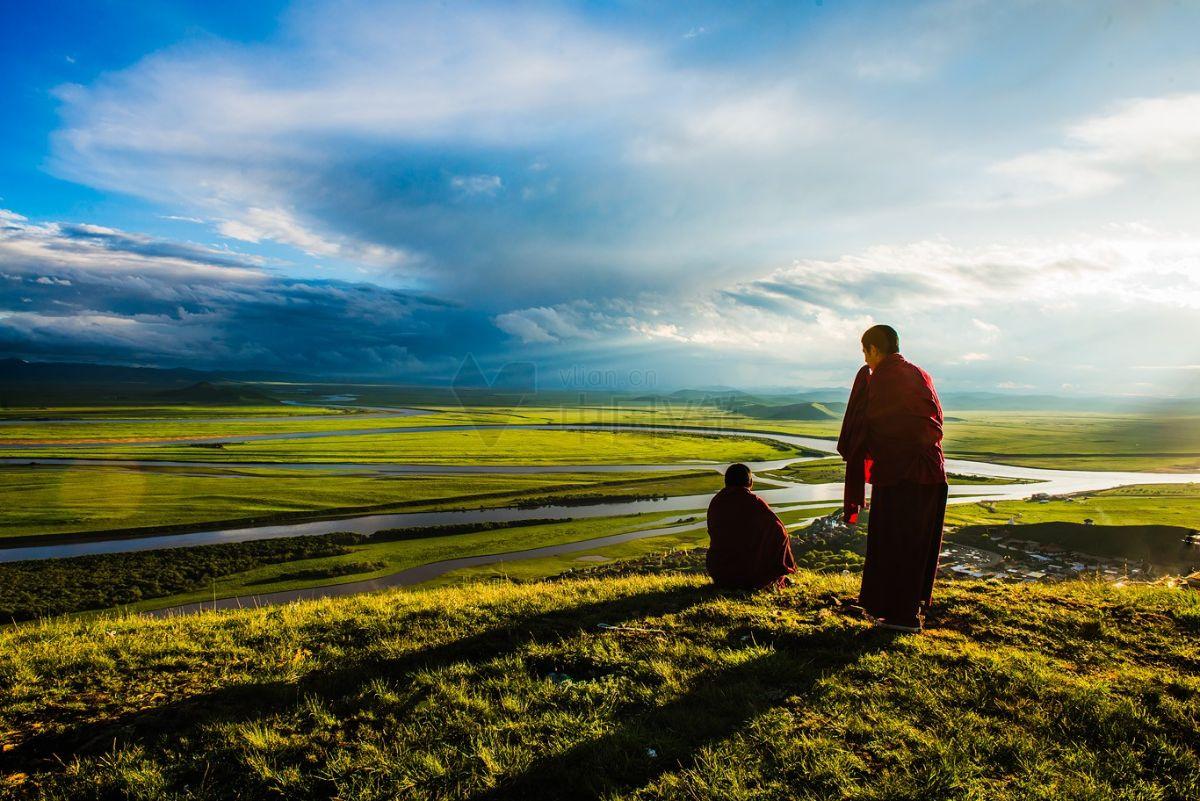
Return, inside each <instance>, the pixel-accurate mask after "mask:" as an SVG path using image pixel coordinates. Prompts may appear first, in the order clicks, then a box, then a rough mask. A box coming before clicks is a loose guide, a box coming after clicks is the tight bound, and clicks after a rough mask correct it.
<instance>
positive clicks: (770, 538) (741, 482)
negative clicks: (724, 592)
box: [705, 464, 796, 590]
mask: <svg viewBox="0 0 1200 801" xmlns="http://www.w3.org/2000/svg"><path fill="white" fill-rule="evenodd" d="M753 485H754V475H753V474H752V473H751V472H750V468H749V467H747V466H746V465H744V464H735V465H730V466H729V469H728V470H726V471H725V488H724V489H723V490H721V491H720V492H718V493H717V494H716V495H714V496H713V499H712V501H711V502H710V503H709V504H708V537H709V545H708V556H707V557H705V566H706V567H707V568H708V575H709V576H711V577H712V580H713V584H716V585H717V586H718V587H722V588H725V589H741V590H757V589H761V588H763V587H778V586H781V585H782V584H783V577H784V576H786V575H788V574H789V573H794V572H795V571H796V563H795V562H794V561H792V543H791V538H790V537H789V536H788V532H787V528H786V527H785V526H784V525H783V523H782V522H780V520H779V518H778V517H776V516H775V513H774V512H772V511H771V507H770V506H768V505H767V502H766V501H764V500H763V499H762V498H760V497H758V496H757V495H755V494H754V493H753V492H751V491H750V488H751V487H752V486H753Z"/></svg>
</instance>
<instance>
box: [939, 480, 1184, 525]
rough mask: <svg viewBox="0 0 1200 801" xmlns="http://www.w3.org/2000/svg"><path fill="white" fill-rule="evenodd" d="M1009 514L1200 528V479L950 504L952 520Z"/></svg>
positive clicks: (1002, 519)
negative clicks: (1040, 499) (1036, 499)
mask: <svg viewBox="0 0 1200 801" xmlns="http://www.w3.org/2000/svg"><path fill="white" fill-rule="evenodd" d="M1035 490H1036V487H1034V488H1031V492H1032V491H1035ZM992 510H994V511H992ZM1010 517H1015V518H1016V521H1017V522H1018V523H1046V522H1051V521H1063V522H1071V523H1082V522H1083V521H1084V520H1085V519H1088V518H1090V519H1091V520H1093V521H1095V522H1096V523H1097V524H1100V525H1108V526H1120V525H1135V524H1145V523H1155V524H1160V525H1169V526H1182V527H1186V528H1200V484H1137V485H1133V486H1128V487H1117V488H1115V489H1109V490H1101V491H1098V492H1087V493H1081V494H1079V495H1074V496H1070V500H1066V499H1061V500H1053V501H1049V502H1047V503H1033V502H1030V501H996V502H995V503H992V502H990V501H989V502H987V503H986V504H978V503H975V504H952V505H951V506H949V507H947V509H946V523H947V525H966V524H974V525H1000V524H1004V523H1007V522H1008V519H1009V518H1010Z"/></svg>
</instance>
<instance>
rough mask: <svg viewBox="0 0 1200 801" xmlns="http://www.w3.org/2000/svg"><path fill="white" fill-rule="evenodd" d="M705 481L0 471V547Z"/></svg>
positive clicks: (643, 491) (693, 489) (623, 492)
mask: <svg viewBox="0 0 1200 801" xmlns="http://www.w3.org/2000/svg"><path fill="white" fill-rule="evenodd" d="M720 485H721V478H720V476H719V475H717V474H716V473H715V472H712V471H691V472H688V471H685V470H682V469H681V471H680V472H678V473H625V472H620V473H546V474H541V475H536V474H529V475H521V474H459V475H454V474H447V475H416V474H391V475H387V474H370V473H368V474H361V473H360V474H355V473H348V474H341V473H335V474H332V475H331V474H326V473H322V472H319V471H311V470H283V469H275V468H258V467H255V468H249V467H247V468H226V467H215V466H214V467H211V468H203V469H201V468H191V467H189V468H181V467H154V468H139V467H116V466H99V465H87V466H84V465H71V466H58V465H38V466H24V465H0V539H2V538H11V537H16V536H26V535H32V534H61V533H66V532H88V531H106V530H114V529H150V531H149V532H148V533H154V531H153V529H154V528H155V527H165V526H185V525H189V524H198V523H203V522H211V523H215V522H219V521H245V520H249V519H256V520H258V521H260V522H266V521H270V520H286V519H295V518H297V517H306V516H307V517H312V516H314V515H315V516H325V517H336V516H339V515H343V516H344V515H350V514H367V513H372V512H382V511H387V510H389V509H399V508H401V507H408V509H407V510H408V511H415V510H417V509H437V508H456V507H461V506H470V507H479V506H497V505H509V504H511V503H513V502H514V501H516V500H518V499H521V498H529V497H536V498H539V499H544V500H546V501H558V502H562V501H563V500H567V501H569V500H571V499H572V498H574V497H576V496H577V495H578V494H579V493H581V492H585V493H587V494H588V495H590V496H598V497H600V498H605V497H611V498H620V497H623V496H630V495H638V496H650V495H691V494H699V493H707V492H715V491H716V490H717V489H718V488H719V487H720Z"/></svg>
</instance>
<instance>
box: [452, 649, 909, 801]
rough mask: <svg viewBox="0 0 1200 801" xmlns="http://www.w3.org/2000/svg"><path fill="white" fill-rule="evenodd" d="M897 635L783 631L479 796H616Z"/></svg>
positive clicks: (681, 763)
mask: <svg viewBox="0 0 1200 801" xmlns="http://www.w3.org/2000/svg"><path fill="white" fill-rule="evenodd" d="M895 636H896V635H894V634H891V633H886V632H881V631H870V630H861V629H849V630H847V629H841V630H835V631H817V632H814V633H811V634H807V635H800V634H797V635H792V634H783V635H780V636H777V638H776V639H775V641H774V643H773V646H774V647H773V650H771V651H769V652H767V653H765V654H763V655H761V656H758V657H755V658H752V659H750V660H749V661H746V662H744V663H741V664H738V665H737V666H735V667H732V668H728V669H724V670H717V671H709V672H703V673H701V674H700V675H699V676H697V677H696V679H695V680H694V681H693V682H692V689H691V690H690V691H688V692H686V693H684V694H683V695H680V696H678V697H676V698H674V699H672V700H670V701H667V702H666V703H664V704H662V705H660V706H656V707H654V708H652V709H649V710H646V711H645V712H643V713H641V714H638V715H635V716H633V717H631V718H629V719H627V720H625V721H624V722H623V723H621V724H620V725H619V726H618V727H617V728H616V729H614V730H613V731H611V732H610V733H608V734H606V735H604V736H602V737H599V738H597V739H592V740H588V741H586V742H583V743H580V744H578V745H576V746H574V747H572V748H570V749H568V750H566V751H564V752H562V753H558V754H553V755H550V756H546V757H543V758H541V759H538V760H537V761H535V762H534V763H533V764H532V765H530V766H529V767H528V768H527V769H526V770H525V771H523V772H522V773H520V774H518V775H514V776H510V777H508V778H507V779H505V780H503V781H502V782H501V783H500V784H499V785H497V786H496V787H495V788H493V789H491V790H488V791H485V792H482V793H479V794H477V795H475V796H473V801H499V800H500V799H522V800H523V801H524V800H527V799H539V798H547V799H550V798H554V799H561V798H571V799H588V798H601V797H611V796H613V795H616V794H619V793H620V792H622V791H632V790H634V789H637V788H639V787H643V786H645V785H646V784H648V783H650V782H652V781H654V779H656V778H657V777H658V776H660V775H662V774H663V773H666V772H667V771H669V770H674V769H679V768H686V767H687V766H688V765H689V764H690V763H692V762H693V760H694V758H695V756H696V753H697V752H698V751H699V750H700V749H701V748H703V747H704V746H705V745H708V744H711V743H715V742H718V741H720V740H722V739H724V738H726V737H728V736H730V735H732V734H734V733H735V732H737V731H738V730H739V729H740V728H742V727H743V726H744V725H745V724H746V723H748V722H749V721H751V720H752V719H754V718H755V717H757V716H758V715H760V714H762V713H764V712H766V711H767V710H769V709H770V708H772V707H773V706H776V705H778V704H779V703H780V702H781V700H782V699H785V698H791V699H796V698H797V697H801V698H802V697H803V696H804V695H805V694H806V693H807V692H809V691H811V689H812V688H813V687H814V685H816V684H817V683H818V682H819V681H820V680H821V679H822V678H823V677H825V676H827V675H830V674H832V673H836V672H837V671H839V670H842V669H844V668H846V667H848V666H850V665H851V664H853V663H854V662H855V661H857V660H858V659H860V658H861V657H862V656H863V655H865V654H868V653H871V652H873V651H877V650H880V649H883V648H886V647H888V645H889V644H890V643H891V641H892V640H893V639H895Z"/></svg>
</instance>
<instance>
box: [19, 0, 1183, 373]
mask: <svg viewBox="0 0 1200 801" xmlns="http://www.w3.org/2000/svg"><path fill="white" fill-rule="evenodd" d="M0 6H2V7H3V8H2V12H3V17H4V20H5V22H4V25H3V26H0V76H2V77H3V80H2V81H0V109H3V111H2V112H0V114H3V116H4V117H5V118H6V120H5V122H6V124H4V125H0V357H20V358H26V359H34V360H47V361H97V362H110V363H119V364H137V365H153V366H188V367H194V368H199V369H217V370H221V369H226V370H232V369H237V370H248V369H253V370H270V371H288V372H299V373H304V374H308V375H317V376H327V377H331V378H334V377H336V378H353V379H357V380H379V381H396V382H404V383H438V382H444V381H447V380H449V379H451V378H452V377H453V376H454V375H455V374H456V372H457V371H458V370H459V369H460V367H461V365H462V364H463V363H464V360H468V359H473V360H475V361H477V362H478V364H480V365H481V366H482V367H483V370H484V372H485V374H487V373H489V372H490V371H494V370H497V369H499V368H500V367H502V366H503V365H504V364H506V363H514V362H520V363H526V362H527V363H530V364H532V365H533V368H534V369H536V372H537V376H538V378H537V380H538V382H539V384H540V385H542V386H547V387H560V386H563V387H567V388H579V389H610V388H611V389H626V388H632V389H664V390H666V389H672V388H678V387H689V386H690V387H703V386H717V385H720V386H737V387H743V388H748V389H787V388H802V387H835V386H848V384H849V382H850V381H851V379H852V378H853V374H854V372H855V370H856V369H857V366H858V364H859V363H860V359H861V355H860V353H859V345H858V338H859V336H860V335H861V333H862V332H863V330H865V329H866V328H867V327H868V326H870V325H872V324H874V323H880V322H882V323H888V324H891V325H893V326H894V327H895V328H896V329H897V330H898V331H899V332H900V336H901V348H902V351H903V352H904V353H905V355H906V356H908V357H909V358H910V359H912V360H913V361H915V362H917V363H918V364H920V365H922V366H923V367H924V368H925V369H927V370H928V371H929V372H930V373H932V374H933V376H934V378H935V380H936V381H937V383H938V386H939V388H941V389H943V391H945V390H947V389H950V390H958V391H985V392H1009V393H1051V394H1068V395H1069V394H1109V395H1128V396H1179V395H1197V394H1200V336H1197V334H1198V332H1200V325H1198V324H1197V323H1198V320H1200V315H1198V312H1200V48H1196V47H1195V34H1196V31H1197V30H1200V4H1197V3H1193V2H1186V1H1183V2H1165V1H1164V2H1158V1H1156V0H1142V1H1141V2H1082V0H1058V1H1056V0H1044V1H1043V2H1022V1H1021V0H1007V1H1005V2H985V1H983V0H938V1H937V2H912V3H897V2H842V1H840V0H817V1H816V2H811V1H810V2H803V0H792V1H790V2H780V3H773V2H753V1H748V2H742V3H721V2H712V3H705V2H695V3H673V2H662V3H654V2H645V1H644V0H639V1H636V2H635V1H634V0H628V1H627V2H609V3H599V2H582V3H556V2H530V3H519V2H507V3H491V2H474V3H466V2H462V3H457V2H429V3H426V2H414V3H395V2H388V3H383V2H380V3H375V2H349V1H348V0H341V1H338V2H297V3H285V2H274V1H273V0H256V2H253V3H246V2H237V3H233V2H212V1H210V2H201V1H200V0H195V2H176V3H166V2H163V3H147V2H117V1H116V0H110V1H109V2H91V3H84V2H77V3H64V2H58V0H41V1H40V2H37V3H22V2H15V1H14V0H0Z"/></svg>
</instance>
